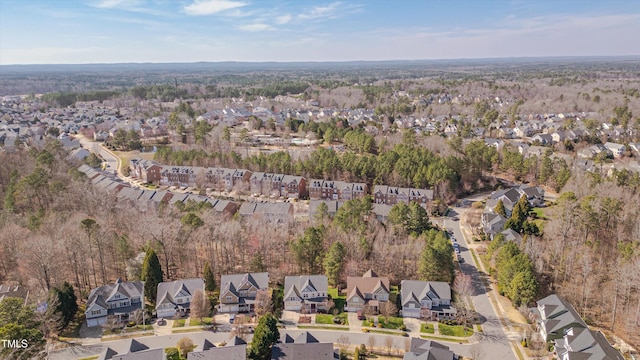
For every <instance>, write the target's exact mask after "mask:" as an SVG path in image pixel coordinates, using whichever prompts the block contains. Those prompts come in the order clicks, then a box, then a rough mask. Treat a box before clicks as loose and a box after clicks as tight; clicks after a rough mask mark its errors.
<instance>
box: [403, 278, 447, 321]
mask: <svg viewBox="0 0 640 360" xmlns="http://www.w3.org/2000/svg"><path fill="white" fill-rule="evenodd" d="M400 288H401V290H400V297H401V301H402V317H411V318H418V319H429V320H441V319H451V318H453V317H454V316H455V313H456V310H455V308H453V307H451V287H450V286H449V284H447V283H446V282H443V281H419V280H402V282H401V283H400Z"/></svg>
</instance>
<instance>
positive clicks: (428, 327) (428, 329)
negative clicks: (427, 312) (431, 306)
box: [420, 324, 436, 334]
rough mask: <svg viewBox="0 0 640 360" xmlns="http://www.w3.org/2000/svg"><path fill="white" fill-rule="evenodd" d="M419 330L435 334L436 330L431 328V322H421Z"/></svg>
mask: <svg viewBox="0 0 640 360" xmlns="http://www.w3.org/2000/svg"><path fill="white" fill-rule="evenodd" d="M420 332H421V333H427V334H435V333H436V330H435V329H434V328H433V324H421V325H420Z"/></svg>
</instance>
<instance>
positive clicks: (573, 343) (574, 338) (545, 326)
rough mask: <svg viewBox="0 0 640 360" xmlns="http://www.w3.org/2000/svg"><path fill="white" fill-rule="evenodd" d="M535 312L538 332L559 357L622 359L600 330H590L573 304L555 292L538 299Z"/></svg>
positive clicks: (566, 359) (564, 359)
mask: <svg viewBox="0 0 640 360" xmlns="http://www.w3.org/2000/svg"><path fill="white" fill-rule="evenodd" d="M536 313H537V315H538V328H539V329H540V335H542V338H543V339H544V340H545V341H547V342H553V344H554V352H555V355H556V356H557V358H558V359H561V360H572V359H589V360H623V359H624V357H623V356H622V355H621V354H620V352H619V351H617V350H616V349H614V348H613V347H612V346H611V344H609V341H608V340H607V339H606V338H605V337H604V335H603V334H602V333H601V332H599V331H593V330H590V329H589V327H588V326H587V324H586V323H585V322H584V321H583V320H582V318H581V317H580V315H579V314H578V312H577V311H576V310H575V309H574V308H573V306H572V305H571V304H570V303H569V302H568V301H566V300H565V299H563V298H561V297H559V296H558V295H555V294H553V295H549V296H547V297H545V298H543V299H540V300H538V301H537V307H536Z"/></svg>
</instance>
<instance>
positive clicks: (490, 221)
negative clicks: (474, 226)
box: [480, 212, 507, 235]
mask: <svg viewBox="0 0 640 360" xmlns="http://www.w3.org/2000/svg"><path fill="white" fill-rule="evenodd" d="M506 223H507V219H506V218H504V217H502V215H498V214H494V213H492V212H483V213H482V218H481V219H480V225H481V226H482V231H483V232H484V233H485V234H487V235H493V234H497V233H499V232H501V231H502V230H503V229H504V224H506Z"/></svg>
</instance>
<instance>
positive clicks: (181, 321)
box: [173, 319, 185, 328]
mask: <svg viewBox="0 0 640 360" xmlns="http://www.w3.org/2000/svg"><path fill="white" fill-rule="evenodd" d="M184 322H185V319H178V320H175V321H174V322H173V327H174V328H177V327H183V326H184Z"/></svg>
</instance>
